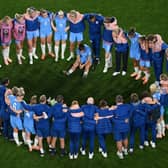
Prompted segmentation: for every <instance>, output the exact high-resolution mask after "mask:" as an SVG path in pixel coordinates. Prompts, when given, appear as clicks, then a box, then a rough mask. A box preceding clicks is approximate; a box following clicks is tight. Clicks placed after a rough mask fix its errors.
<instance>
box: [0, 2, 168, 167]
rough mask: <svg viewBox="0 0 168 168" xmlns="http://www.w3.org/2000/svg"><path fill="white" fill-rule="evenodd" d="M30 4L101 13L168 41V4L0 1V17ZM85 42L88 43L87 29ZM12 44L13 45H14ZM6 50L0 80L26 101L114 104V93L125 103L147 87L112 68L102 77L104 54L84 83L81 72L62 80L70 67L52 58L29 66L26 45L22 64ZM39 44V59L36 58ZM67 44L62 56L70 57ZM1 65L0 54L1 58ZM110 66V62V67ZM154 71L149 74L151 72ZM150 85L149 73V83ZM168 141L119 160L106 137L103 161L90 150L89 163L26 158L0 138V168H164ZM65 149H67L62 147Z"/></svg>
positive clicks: (85, 160) (167, 161) (27, 155)
mask: <svg viewBox="0 0 168 168" xmlns="http://www.w3.org/2000/svg"><path fill="white" fill-rule="evenodd" d="M30 6H34V7H36V8H37V9H40V8H46V9H48V10H51V11H53V12H54V11H58V10H59V9H62V10H65V11H69V10H71V9H76V10H79V11H80V12H81V13H89V12H95V13H101V14H102V15H104V16H116V17H117V19H118V24H119V25H120V26H121V27H122V28H123V29H125V30H128V28H129V27H131V26H135V27H136V28H137V31H138V32H140V33H142V34H148V33H159V34H161V35H162V37H163V39H164V40H165V41H166V42H168V33H167V30H168V24H167V19H168V13H167V11H168V1H167V0H129V1H128V0H83V1H80V0H6V1H3V0H0V18H2V17H3V16H5V15H9V16H11V17H13V16H14V14H15V13H17V12H18V13H23V12H24V11H25V9H26V8H27V7H30ZM85 42H86V43H87V44H89V40H88V34H87V31H86V32H85ZM13 44H14V43H13ZM13 44H12V46H11V54H10V55H11V58H12V59H13V60H14V62H13V63H12V64H11V65H10V66H8V67H7V66H3V68H2V69H0V78H2V77H5V76H8V77H9V78H10V80H11V86H14V85H16V86H23V87H24V88H25V90H26V99H27V100H28V99H29V98H30V96H32V95H33V94H37V95H40V94H46V95H47V96H52V97H54V96H56V95H57V94H63V95H64V97H65V100H66V102H67V103H68V104H69V103H70V102H71V101H72V100H73V99H78V100H79V102H80V103H84V101H85V99H86V97H87V96H90V95H91V96H94V97H95V98H96V102H98V101H99V100H100V99H101V98H104V99H107V100H108V102H109V104H112V103H113V102H114V98H115V95H117V94H122V95H124V98H125V99H126V100H127V101H128V97H129V95H130V93H131V92H138V93H141V92H142V91H143V90H145V89H148V87H149V85H146V86H143V85H142V83H141V82H140V81H134V80H133V79H131V78H130V77H129V75H127V76H125V77H112V72H113V71H114V67H113V68H112V69H110V71H109V72H108V73H107V74H103V73H102V70H103V66H104V51H103V50H102V51H101V58H102V59H101V60H102V61H101V64H100V65H99V66H98V67H97V69H96V71H91V72H90V73H89V76H88V78H87V79H82V78H81V75H82V73H81V71H79V70H78V71H76V72H75V73H74V74H73V75H72V76H70V77H68V78H67V77H65V76H64V75H63V74H62V73H61V71H62V70H63V69H66V68H68V67H69V66H70V65H71V64H72V61H71V62H70V63H67V62H65V61H59V62H58V63H55V62H54V60H53V59H51V58H49V57H48V58H47V59H46V60H45V61H41V60H38V61H35V62H34V64H33V65H29V64H28V55H27V45H26V43H25V46H24V55H25V56H26V57H27V60H26V61H25V62H24V63H23V65H18V64H17V60H16V54H15V46H14V45H13ZM40 54H41V51H40V45H38V55H39V56H40ZM68 54H69V51H68V46H67V52H66V57H68V56H69V55H68ZM0 62H1V63H2V54H0ZM113 65H114V64H113ZM132 71H133V67H132V63H131V60H129V68H128V74H130V73H131V72H132ZM152 71H153V70H152ZM153 81H154V77H153V73H152V78H151V79H150V83H151V82H153ZM167 140H168V138H167V137H166V138H165V139H164V140H161V141H158V142H157V148H156V149H151V148H147V149H145V150H144V151H140V150H138V149H137V150H135V153H134V154H133V155H131V156H127V157H126V159H124V160H123V161H121V160H119V159H118V158H117V156H116V155H115V152H116V148H115V144H114V141H113V140H112V136H109V137H108V138H107V142H108V143H107V149H108V152H109V157H108V158H107V159H103V158H102V157H101V155H100V154H98V152H97V148H95V157H94V159H93V160H91V161H90V160H88V158H87V157H82V156H79V159H78V160H75V161H74V160H73V161H69V159H68V157H66V158H60V157H59V156H58V155H57V156H56V157H50V156H49V155H47V156H46V157H45V158H40V157H39V155H38V153H37V152H32V153H31V154H30V153H29V152H28V151H27V149H26V147H19V148H18V147H16V145H14V144H12V143H9V142H6V141H5V140H4V139H3V138H2V137H0V167H5V168H32V167H39V168H46V167H48V168H51V167H52V168H53V167H59V168H61V167H80V168H84V167H95V168H96V167H113V168H115V167H124V168H132V167H136V168H149V167H151V168H161V167H162V168H165V167H166V166H167V165H168V154H167V153H168V148H167V146H168V142H167ZM67 148H68V146H67Z"/></svg>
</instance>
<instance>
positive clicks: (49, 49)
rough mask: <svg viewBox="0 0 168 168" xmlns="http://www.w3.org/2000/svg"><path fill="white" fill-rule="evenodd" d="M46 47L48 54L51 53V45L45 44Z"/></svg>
mask: <svg viewBox="0 0 168 168" xmlns="http://www.w3.org/2000/svg"><path fill="white" fill-rule="evenodd" d="M47 46H48V52H49V53H51V52H52V48H51V44H50V43H47Z"/></svg>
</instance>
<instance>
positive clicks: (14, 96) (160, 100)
mask: <svg viewBox="0 0 168 168" xmlns="http://www.w3.org/2000/svg"><path fill="white" fill-rule="evenodd" d="M8 85H9V79H8V78H5V79H4V80H3V81H2V84H1V85H0V124H1V127H3V130H2V135H3V136H4V137H5V138H6V139H7V140H8V139H9V140H14V142H15V143H16V145H17V146H21V145H22V143H23V142H24V144H25V145H27V146H28V149H29V151H30V152H32V151H33V150H39V152H40V156H41V157H44V155H45V153H46V152H45V150H44V146H43V143H44V139H45V138H46V139H47V144H48V150H49V152H50V154H51V155H52V156H54V155H55V154H56V152H58V151H59V150H56V142H57V140H58V139H59V141H60V153H61V156H65V155H66V154H67V151H66V149H65V147H66V145H65V139H66V138H67V139H68V140H69V158H70V159H77V158H78V153H79V150H80V152H81V154H82V155H86V144H87V141H88V140H89V159H92V158H93V157H94V152H95V151H96V150H95V145H94V143H95V138H96V136H97V138H98V143H99V152H100V153H101V154H102V156H103V157H104V158H107V157H108V154H107V153H108V152H107V151H108V150H107V147H106V136H108V135H111V134H113V138H114V140H115V142H116V147H117V156H118V157H119V158H120V159H124V157H125V156H126V155H128V154H129V153H133V152H134V144H135V135H136V134H137V131H138V130H139V138H140V142H139V148H140V149H141V150H143V149H144V147H146V146H149V145H151V147H152V148H156V138H163V137H164V136H165V129H168V76H167V75H166V74H161V76H160V84H159V86H158V85H157V84H156V83H153V84H151V85H150V88H149V89H150V92H148V91H145V92H143V94H142V95H141V98H139V96H138V94H136V93H131V95H130V102H129V103H125V102H124V100H123V97H122V96H121V95H117V96H116V98H115V102H116V103H115V105H108V103H107V101H106V100H104V99H102V100H100V101H99V104H98V105H96V104H95V100H94V98H93V97H88V98H87V101H86V104H84V105H80V104H79V102H78V101H77V100H73V101H72V103H71V105H70V106H69V107H68V106H67V105H66V103H65V101H64V97H63V96H62V95H58V96H57V97H56V98H55V99H52V100H51V99H47V98H46V96H45V95H41V96H40V98H39V103H38V101H37V96H36V95H34V96H32V97H31V99H30V103H29V104H27V103H26V102H25V101H24V96H25V91H24V89H23V88H22V87H20V88H19V87H16V86H14V87H13V88H12V89H9V88H7V87H8ZM20 132H22V138H23V142H22V141H20V140H19V133H20ZM150 135H151V136H150ZM128 137H129V141H128ZM150 137H151V138H150ZM32 138H34V141H32ZM80 141H81V144H80ZM80 145H81V148H80Z"/></svg>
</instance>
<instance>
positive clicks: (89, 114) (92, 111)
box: [80, 97, 97, 159]
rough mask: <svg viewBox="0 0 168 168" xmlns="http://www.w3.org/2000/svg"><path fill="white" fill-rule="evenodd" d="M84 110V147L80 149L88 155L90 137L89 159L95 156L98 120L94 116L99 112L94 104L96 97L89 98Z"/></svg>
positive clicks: (83, 153) (83, 107)
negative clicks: (87, 148) (87, 142)
mask: <svg viewBox="0 0 168 168" xmlns="http://www.w3.org/2000/svg"><path fill="white" fill-rule="evenodd" d="M82 111H83V112H84V117H83V131H82V148H81V149H80V150H81V154H82V155H86V151H85V150H86V141H87V139H88V138H89V141H90V142H89V159H92V158H93V156H94V140H95V129H96V121H95V120H94V117H95V115H96V113H97V107H96V106H95V105H94V99H93V98H92V97H89V98H88V99H87V104H86V105H83V106H82Z"/></svg>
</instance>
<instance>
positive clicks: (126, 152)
mask: <svg viewBox="0 0 168 168" xmlns="http://www.w3.org/2000/svg"><path fill="white" fill-rule="evenodd" d="M123 153H124V155H125V156H127V155H128V150H127V149H125V148H124V149H123Z"/></svg>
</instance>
